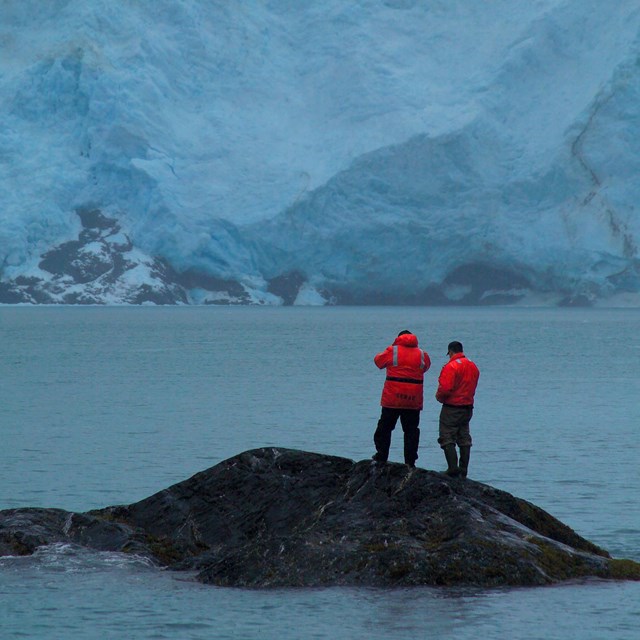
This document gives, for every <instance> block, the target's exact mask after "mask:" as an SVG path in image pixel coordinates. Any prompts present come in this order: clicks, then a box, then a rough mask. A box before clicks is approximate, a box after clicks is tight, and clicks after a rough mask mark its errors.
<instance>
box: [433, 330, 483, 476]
mask: <svg viewBox="0 0 640 640" xmlns="http://www.w3.org/2000/svg"><path fill="white" fill-rule="evenodd" d="M447 355H448V356H449V362H447V363H446V364H445V365H444V367H442V371H441V372H440V377H439V378H438V390H437V391H436V400H437V401H438V402H441V403H442V409H441V411H440V427H439V431H440V433H439V437H438V443H439V444H440V447H442V450H443V451H444V456H445V458H446V459H447V467H448V468H447V470H446V471H445V473H447V474H448V475H450V476H457V475H461V476H462V477H463V478H466V477H467V469H468V468H469V457H470V455H471V444H472V441H471V433H469V422H470V420H471V416H472V415H473V398H474V395H475V393H476V387H477V386H478V378H479V377H480V371H479V370H478V367H476V365H475V364H474V363H473V362H471V360H469V358H467V357H466V356H465V355H464V351H463V349H462V343H461V342H458V341H457V340H455V341H454V342H450V343H449V346H448V347H447ZM456 444H457V445H458V447H460V466H458V454H457V451H456Z"/></svg>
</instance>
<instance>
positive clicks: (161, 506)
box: [0, 448, 640, 587]
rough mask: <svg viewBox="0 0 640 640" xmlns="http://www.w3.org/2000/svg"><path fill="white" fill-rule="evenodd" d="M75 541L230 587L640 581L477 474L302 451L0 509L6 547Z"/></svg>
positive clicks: (634, 566) (246, 456)
mask: <svg viewBox="0 0 640 640" xmlns="http://www.w3.org/2000/svg"><path fill="white" fill-rule="evenodd" d="M61 541H67V542H72V543H75V544H80V545H84V546H87V547H91V548H94V549H102V550H113V551H123V552H129V553H136V554H140V555H143V556H146V557H149V558H152V559H154V560H155V561H156V562H157V563H159V564H161V565H163V566H169V567H171V568H173V569H196V570H198V571H199V576H198V578H199V579H200V580H201V581H202V582H205V583H210V584H216V585H230V586H249V587H269V586H319V585H379V586H392V585H483V586H501V585H543V584H549V583H553V582H557V581H561V580H569V579H576V578H582V577H586V576H597V577H600V578H611V579H634V580H640V564H639V563H637V562H634V561H632V560H614V559H612V558H611V557H610V556H609V554H608V553H607V552H606V551H604V550H603V549H600V548H599V547H597V546H596V545H594V544H592V543H591V542H589V541H588V540H585V539H584V538H582V537H580V536H579V535H578V534H577V533H576V532H575V531H573V530H572V529H570V528H569V527H567V526H566V525H564V524H562V523H561V522H559V521H558V520H556V519H555V518H554V517H553V516H551V515H549V514H548V513H547V512H545V511H543V510H542V509H540V508H538V507H536V506H535V505H533V504H531V503H529V502H526V501H525V500H521V499H519V498H516V497H514V496H512V495H511V494H509V493H506V492H504V491H500V490H498V489H495V488H492V487H490V486H487V485H484V484H481V483H478V482H474V481H473V480H462V479H451V478H449V477H447V476H445V475H443V474H441V473H438V472H435V471H427V470H424V469H409V468H407V467H406V466H405V465H401V464H394V463H388V464H384V465H378V464H375V463H372V462H371V461H369V460H367V461H363V462H357V463H356V462H353V461H352V460H348V459H346V458H339V457H333V456H326V455H320V454H315V453H307V452H302V451H295V450H290V449H275V448H267V449H256V450H253V451H247V452H245V453H242V454H240V455H238V456H235V457H233V458H230V459H229V460H226V461H224V462H221V463H220V464H218V465H216V466H215V467H212V468H211V469H208V470H206V471H203V472H201V473H198V474H196V475H195V476H193V477H192V478H189V479H188V480H185V481H184V482H180V483H178V484H176V485H174V486H172V487H169V488H168V489H165V490H164V491H161V492H159V493H157V494H155V495H153V496H151V497H149V498H147V499H145V500H142V501H140V502H137V503H135V504H132V505H128V506H114V507H107V508H105V509H100V510H96V511H92V512H89V513H85V514H74V513H69V512H65V511H60V510H55V509H12V510H9V511H2V512H0V554H28V553H32V552H33V550H34V549H35V548H37V547H38V546H40V545H43V544H50V543H52V542H61Z"/></svg>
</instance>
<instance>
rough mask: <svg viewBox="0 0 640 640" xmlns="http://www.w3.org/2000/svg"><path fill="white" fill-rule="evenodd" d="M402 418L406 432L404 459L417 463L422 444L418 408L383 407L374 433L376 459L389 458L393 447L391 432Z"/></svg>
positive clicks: (385, 459) (382, 460) (403, 429)
mask: <svg viewBox="0 0 640 640" xmlns="http://www.w3.org/2000/svg"><path fill="white" fill-rule="evenodd" d="M398 418H400V424H401V425H402V431H403V432H404V461H405V464H415V461H416V460H417V459H418V445H419V444H420V429H418V425H419V424H420V411H418V409H390V408H389V407H382V412H381V414H380V420H378V427H377V429H376V431H375V433H374V434H373V442H374V444H375V445H376V452H377V453H376V460H378V461H379V462H386V461H387V460H388V459H389V448H390V447H391V432H392V431H393V430H394V429H395V428H396V423H397V422H398Z"/></svg>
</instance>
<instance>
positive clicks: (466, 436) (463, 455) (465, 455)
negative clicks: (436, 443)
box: [456, 407, 473, 478]
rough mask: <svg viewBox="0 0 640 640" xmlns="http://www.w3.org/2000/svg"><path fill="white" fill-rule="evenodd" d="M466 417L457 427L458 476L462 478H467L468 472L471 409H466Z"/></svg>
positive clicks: (470, 441)
mask: <svg viewBox="0 0 640 640" xmlns="http://www.w3.org/2000/svg"><path fill="white" fill-rule="evenodd" d="M467 412H468V413H467V416H466V418H465V420H464V422H463V423H462V424H461V425H460V427H458V434H457V437H456V442H457V444H458V447H460V475H461V476H462V477H463V478H466V477H467V473H468V470H469V459H470V457H471V445H472V444H473V441H472V439H471V432H470V431H469V421H470V420H471V416H473V407H470V408H468V409H467Z"/></svg>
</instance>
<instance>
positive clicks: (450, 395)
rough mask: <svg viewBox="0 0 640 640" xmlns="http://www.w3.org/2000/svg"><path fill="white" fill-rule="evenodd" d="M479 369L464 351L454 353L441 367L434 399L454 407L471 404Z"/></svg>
mask: <svg viewBox="0 0 640 640" xmlns="http://www.w3.org/2000/svg"><path fill="white" fill-rule="evenodd" d="M479 377H480V371H478V367H476V365H475V364H474V363H473V362H471V360H469V359H468V358H467V357H466V356H465V355H464V353H454V354H453V355H452V356H451V357H450V358H449V362H447V364H445V365H444V367H442V371H441V372H440V377H439V378H438V390H437V391H436V400H437V401H438V402H442V404H451V405H455V406H456V407H460V406H471V407H472V406H473V397H474V395H475V393H476V387H477V386H478V378H479Z"/></svg>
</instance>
